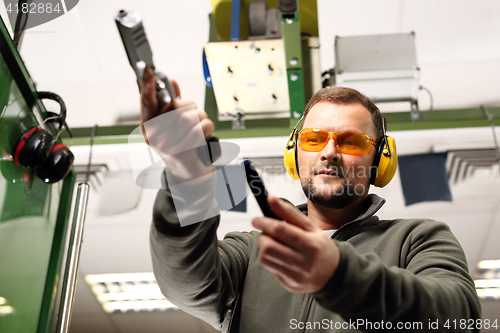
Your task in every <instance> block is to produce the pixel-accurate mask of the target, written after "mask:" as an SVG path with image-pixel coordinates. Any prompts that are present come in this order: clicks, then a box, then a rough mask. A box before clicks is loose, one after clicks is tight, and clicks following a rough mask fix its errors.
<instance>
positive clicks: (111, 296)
mask: <svg viewBox="0 0 500 333" xmlns="http://www.w3.org/2000/svg"><path fill="white" fill-rule="evenodd" d="M85 281H86V282H87V284H88V285H89V286H90V289H92V292H93V293H94V295H95V296H96V298H97V300H98V301H99V303H101V305H102V307H103V309H104V311H106V312H107V313H130V312H159V311H172V310H178V308H177V306H175V305H174V304H172V303H170V302H169V301H168V300H167V299H166V298H165V296H163V294H162V293H161V291H160V288H159V287H158V285H157V283H156V279H155V277H154V275H153V273H120V274H89V275H86V276H85Z"/></svg>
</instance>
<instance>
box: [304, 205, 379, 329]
mask: <svg viewBox="0 0 500 333" xmlns="http://www.w3.org/2000/svg"><path fill="white" fill-rule="evenodd" d="M384 203H385V200H383V201H382V202H380V203H379V204H378V205H377V207H376V209H374V210H373V212H372V213H371V214H369V215H368V216H365V217H364V218H363V219H360V220H358V219H355V220H354V221H351V222H349V223H346V224H344V225H343V226H341V227H340V228H338V229H337V230H336V231H335V232H334V233H333V235H332V237H330V238H331V239H338V240H341V239H340V237H336V236H337V235H338V234H339V231H341V230H342V231H344V230H345V229H346V227H350V226H352V225H354V224H358V223H361V222H363V221H366V220H368V219H369V218H371V217H372V216H373V215H375V213H376V212H377V211H378V210H379V209H380V207H382V205H383V204H384ZM308 297H309V299H308V300H307V307H306V312H305V314H304V317H303V320H302V322H303V323H305V322H307V318H308V317H309V312H311V307H312V302H313V300H314V298H313V297H312V296H310V295H309V296H308ZM306 327H307V325H304V329H303V330H302V333H305V332H306Z"/></svg>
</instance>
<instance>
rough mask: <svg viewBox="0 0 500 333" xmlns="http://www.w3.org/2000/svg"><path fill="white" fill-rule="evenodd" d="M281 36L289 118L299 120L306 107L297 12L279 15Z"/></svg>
mask: <svg viewBox="0 0 500 333" xmlns="http://www.w3.org/2000/svg"><path fill="white" fill-rule="evenodd" d="M281 34H282V36H283V43H284V44H285V61H286V74H287V79H288V94H289V96H290V118H291V119H300V118H301V117H302V114H303V113H304V108H305V106H306V99H305V90H304V74H303V72H302V68H303V62H302V42H301V36H300V20H299V10H298V8H297V10H295V13H294V14H293V15H284V14H281Z"/></svg>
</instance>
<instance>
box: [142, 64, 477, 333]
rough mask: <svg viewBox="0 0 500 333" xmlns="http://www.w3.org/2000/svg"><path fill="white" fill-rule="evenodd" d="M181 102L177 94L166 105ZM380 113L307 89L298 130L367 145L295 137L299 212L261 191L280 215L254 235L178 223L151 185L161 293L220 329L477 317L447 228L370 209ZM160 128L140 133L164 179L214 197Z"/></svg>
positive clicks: (329, 328)
mask: <svg viewBox="0 0 500 333" xmlns="http://www.w3.org/2000/svg"><path fill="white" fill-rule="evenodd" d="M142 84H143V89H142V96H141V101H142V103H141V104H142V116H143V118H142V119H143V123H144V122H146V121H148V120H150V119H153V118H154V117H155V116H157V115H159V111H158V109H157V104H156V99H155V94H154V79H153V76H152V75H151V72H150V71H146V72H145V75H144V78H143V81H142ZM175 86H176V90H177V92H178V91H179V90H178V86H177V85H176V84H175ZM185 103H186V102H185V101H183V100H177V101H175V103H174V104H177V105H174V107H176V108H177V107H179V106H182V105H184V104H185ZM163 111H165V110H163ZM199 115H200V119H201V120H200V124H199V126H201V128H202V129H203V132H204V134H205V136H208V135H209V134H210V133H211V131H212V130H213V124H212V123H211V121H210V120H209V119H208V118H207V117H206V114H205V113H203V112H201V111H200V112H199ZM383 121H384V118H383V116H382V115H381V114H380V111H378V109H377V108H376V107H375V106H374V105H373V103H372V102H371V101H370V100H369V99H367V98H366V97H364V96H363V95H361V94H360V93H358V92H356V91H354V90H352V89H346V88H330V89H327V90H322V91H320V92H318V93H317V94H316V95H315V96H313V98H312V99H311V101H310V102H309V103H308V105H307V107H306V116H305V119H304V121H303V125H302V129H303V130H304V131H305V129H312V130H315V131H319V130H323V131H326V132H329V133H344V132H354V133H362V134H364V135H365V137H366V138H367V140H369V142H372V141H373V144H369V147H367V149H366V153H364V154H361V155H360V154H357V155H353V154H349V152H350V151H349V149H348V148H346V147H347V146H346V145H347V143H346V142H343V141H342V142H341V143H342V144H339V139H338V136H339V134H329V136H328V138H329V139H328V140H323V144H324V141H326V145H325V146H324V147H323V148H322V149H320V150H318V149H313V150H315V151H310V150H311V149H309V151H308V150H305V149H307V147H308V145H311V144H317V142H316V141H314V142H312V143H311V142H308V141H306V139H307V138H301V137H299V140H298V147H296V149H298V151H297V163H298V172H299V175H300V181H301V184H302V187H303V189H304V192H305V194H306V197H307V203H306V204H304V205H301V206H299V207H298V209H297V208H296V207H294V206H293V205H290V204H289V203H287V202H285V201H283V200H279V199H277V198H276V197H275V196H273V195H270V196H269V198H268V201H269V205H270V207H271V209H272V210H273V212H274V213H275V214H276V215H277V216H279V217H280V218H281V219H282V221H278V220H275V219H271V218H266V217H257V218H255V219H254V220H253V222H252V223H253V225H254V227H255V228H257V229H259V230H260V231H261V232H258V231H252V232H250V233H240V232H233V233H229V234H228V235H226V237H225V239H224V240H223V241H218V240H217V237H216V230H217V226H218V224H219V216H218V215H217V216H214V217H211V218H207V219H206V220H204V221H202V222H200V223H197V224H192V225H188V226H185V227H181V226H180V225H179V222H178V221H179V219H178V216H177V213H176V211H175V208H174V199H173V198H172V194H171V191H170V189H168V188H167V189H166V190H160V191H159V193H158V196H157V200H156V202H155V206H154V214H153V226H152V229H151V253H152V259H153V266H154V272H155V276H156V279H157V282H158V284H159V286H160V288H161V290H162V292H163V293H164V294H165V296H166V297H167V299H169V300H170V301H172V302H173V303H174V304H177V305H178V306H179V307H180V308H181V309H183V310H185V311H186V312H188V313H191V314H193V315H194V316H197V317H199V318H201V319H203V320H205V321H206V322H208V323H209V324H211V325H212V326H214V327H215V328H217V329H221V330H222V331H223V332H242V333H243V332H252V333H255V332H318V331H321V332H342V331H349V332H353V331H354V332H355V331H378V330H395V331H404V330H407V331H433V332H436V331H449V330H450V329H451V330H460V327H459V326H453V320H456V321H455V323H456V322H458V321H460V320H469V319H470V320H476V319H479V318H480V306H479V301H478V298H477V295H476V292H475V288H474V283H473V281H472V279H471V278H470V276H469V274H468V272H467V264H466V260H465V255H464V253H463V251H462V249H461V247H460V245H459V243H458V241H457V240H456V239H455V237H454V236H453V234H452V233H451V231H450V230H449V228H448V227H447V226H446V225H445V224H443V223H440V222H436V221H431V220H421V219H418V220H417V219H415V220H385V221H381V220H379V219H378V218H377V217H376V216H375V215H374V214H375V213H376V211H377V210H378V209H379V208H380V207H381V206H382V205H383V203H384V200H383V199H381V198H379V197H377V196H376V195H368V189H369V184H370V173H369V171H368V170H370V168H371V166H372V164H373V160H374V158H375V153H376V145H377V143H378V142H379V141H380V139H381V138H382V136H383V133H384V130H383V128H384V126H385V125H384V124H383ZM194 126H196V125H193V127H194ZM159 132H160V131H158V132H157V133H155V132H154V131H149V132H148V133H147V139H148V140H149V143H150V144H151V145H152V146H153V148H155V149H156V150H157V151H158V152H159V153H160V155H163V156H166V163H167V168H168V169H169V170H168V172H170V173H171V175H170V177H172V176H173V177H174V178H170V179H177V181H179V182H183V181H192V183H191V184H192V185H191V186H193V187H195V188H196V191H197V192H198V193H212V192H213V191H212V192H211V188H213V186H214V180H213V177H212V176H211V175H212V174H213V173H211V170H212V169H211V168H210V167H208V168H204V167H203V166H202V165H201V163H200V162H199V161H197V159H196V156H194V155H192V156H191V157H190V159H184V160H182V159H179V160H175V157H174V158H173V159H174V160H175V161H172V157H171V156H170V157H168V158H167V155H169V153H168V149H167V148H165V146H164V144H162V140H159V139H158V137H161V138H163V139H168V138H165V137H164V136H162V135H165V134H161V133H159ZM155 136H158V137H157V138H153V137H155ZM369 138H371V141H370V139H369ZM172 139H174V138H172ZM152 143H153V144H152ZM303 148H305V149H303ZM341 150H342V151H344V153H342V152H341ZM184 168H185V169H184ZM186 169H187V170H188V171H187V172H186ZM202 197H205V199H204V200H202V199H203V198H202ZM206 197H207V196H206V195H204V194H200V198H199V200H196V202H197V203H200V205H201V206H203V205H206V204H204V203H203V202H209V204H208V205H206V206H205V207H204V208H203V209H204V210H207V211H208V210H211V209H213V207H216V206H217V203H216V202H215V200H213V198H212V197H210V196H209V199H208V200H206ZM185 204H186V206H187V207H189V206H190V207H192V209H194V210H197V209H199V207H198V205H197V204H195V205H192V204H191V205H190V203H188V202H186V203H185ZM176 205H177V203H176ZM181 206H182V205H180V206H179V205H177V207H181ZM207 216H208V215H207ZM283 221H285V222H286V223H284V222H283ZM474 323H475V322H474ZM478 327H479V326H478ZM470 328H472V329H474V330H475V331H478V330H477V329H476V326H470V327H467V329H470ZM463 331H466V329H463Z"/></svg>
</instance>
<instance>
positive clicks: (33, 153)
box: [12, 127, 54, 169]
mask: <svg viewBox="0 0 500 333" xmlns="http://www.w3.org/2000/svg"><path fill="white" fill-rule="evenodd" d="M53 139H54V138H53V137H52V134H50V133H49V132H47V131H45V130H44V129H42V128H40V127H31V128H29V129H28V130H27V131H26V132H24V134H23V135H22V136H21V137H20V138H19V140H17V142H16V144H15V145H14V147H13V149H12V153H13V158H14V162H15V163H16V164H17V165H20V166H23V167H25V168H28V169H36V168H39V167H40V166H42V165H43V164H44V163H45V161H46V160H47V158H48V156H49V154H50V150H51V148H52V145H53Z"/></svg>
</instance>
